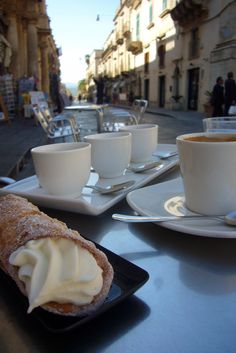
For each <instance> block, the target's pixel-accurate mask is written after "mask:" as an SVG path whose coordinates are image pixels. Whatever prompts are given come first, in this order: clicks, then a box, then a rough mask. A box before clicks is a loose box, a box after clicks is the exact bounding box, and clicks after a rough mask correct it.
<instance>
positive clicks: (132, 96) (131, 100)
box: [128, 90, 134, 105]
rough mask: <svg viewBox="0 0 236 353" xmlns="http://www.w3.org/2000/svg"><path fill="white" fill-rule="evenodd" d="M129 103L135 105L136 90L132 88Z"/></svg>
mask: <svg viewBox="0 0 236 353" xmlns="http://www.w3.org/2000/svg"><path fill="white" fill-rule="evenodd" d="M128 98H129V105H133V103H134V92H133V91H132V90H131V91H130V92H129V97H128Z"/></svg>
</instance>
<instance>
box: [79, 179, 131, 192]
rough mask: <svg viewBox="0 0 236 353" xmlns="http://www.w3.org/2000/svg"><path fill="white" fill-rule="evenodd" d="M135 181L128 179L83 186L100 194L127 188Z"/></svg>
mask: <svg viewBox="0 0 236 353" xmlns="http://www.w3.org/2000/svg"><path fill="white" fill-rule="evenodd" d="M134 183H135V180H128V181H125V182H123V183H119V184H113V185H107V186H100V185H86V186H85V188H89V189H93V190H95V191H97V192H99V193H100V194H111V193H113V192H116V191H120V190H124V189H127V188H129V187H130V186H132V185H133V184H134Z"/></svg>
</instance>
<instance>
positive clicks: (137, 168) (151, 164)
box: [128, 161, 163, 173]
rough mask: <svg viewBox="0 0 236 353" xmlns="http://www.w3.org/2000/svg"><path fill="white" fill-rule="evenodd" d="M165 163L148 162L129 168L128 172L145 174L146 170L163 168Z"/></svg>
mask: <svg viewBox="0 0 236 353" xmlns="http://www.w3.org/2000/svg"><path fill="white" fill-rule="evenodd" d="M162 166H163V163H162V162H160V161H154V162H147V163H143V164H140V165H137V166H129V168H128V170H130V171H131V172H133V173H142V172H145V171H146V170H149V169H153V168H156V167H160V168H161V167H162Z"/></svg>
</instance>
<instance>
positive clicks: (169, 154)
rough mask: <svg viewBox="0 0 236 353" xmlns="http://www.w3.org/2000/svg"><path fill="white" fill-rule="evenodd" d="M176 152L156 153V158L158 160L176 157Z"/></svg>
mask: <svg viewBox="0 0 236 353" xmlns="http://www.w3.org/2000/svg"><path fill="white" fill-rule="evenodd" d="M177 155H178V152H177V151H172V152H158V153H157V154H156V156H158V157H159V158H160V159H168V158H170V157H174V156H177Z"/></svg>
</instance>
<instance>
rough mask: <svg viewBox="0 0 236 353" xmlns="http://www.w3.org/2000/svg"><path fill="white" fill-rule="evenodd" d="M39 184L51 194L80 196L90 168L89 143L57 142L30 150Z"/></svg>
mask: <svg viewBox="0 0 236 353" xmlns="http://www.w3.org/2000/svg"><path fill="white" fill-rule="evenodd" d="M31 154H32V159H33V164H34V169H35V173H36V175H37V178H38V180H39V184H40V186H41V187H42V188H43V189H45V190H46V191H47V192H48V193H49V194H51V195H58V196H79V195H80V194H81V192H82V189H83V187H84V186H85V185H86V183H87V181H88V179H89V175H90V168H91V146H90V144H89V143H85V142H73V143H56V144H51V145H44V146H40V147H35V148H33V149H32V150H31Z"/></svg>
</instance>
